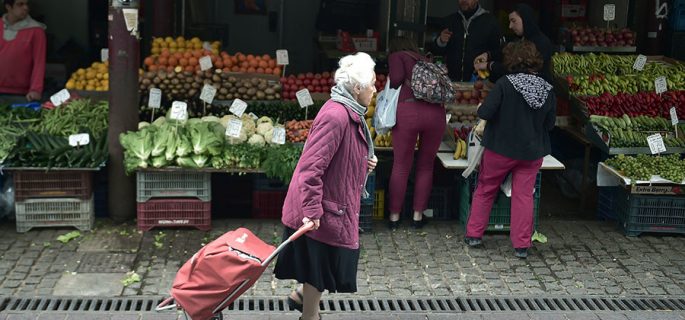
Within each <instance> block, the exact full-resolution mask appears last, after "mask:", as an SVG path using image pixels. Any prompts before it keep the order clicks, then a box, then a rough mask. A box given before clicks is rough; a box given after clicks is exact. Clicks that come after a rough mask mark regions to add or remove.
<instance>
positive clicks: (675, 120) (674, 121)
mask: <svg viewBox="0 0 685 320" xmlns="http://www.w3.org/2000/svg"><path fill="white" fill-rule="evenodd" d="M670 112H671V124H672V125H674V126H677V125H678V122H680V120H678V112H677V111H676V110H675V107H671V110H670Z"/></svg>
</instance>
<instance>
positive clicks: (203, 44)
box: [202, 41, 212, 51]
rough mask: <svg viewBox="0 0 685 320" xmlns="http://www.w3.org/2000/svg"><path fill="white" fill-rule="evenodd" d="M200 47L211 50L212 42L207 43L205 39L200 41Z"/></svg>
mask: <svg viewBox="0 0 685 320" xmlns="http://www.w3.org/2000/svg"><path fill="white" fill-rule="evenodd" d="M202 49H205V50H207V51H212V44H211V43H209V42H208V41H205V42H203V43H202Z"/></svg>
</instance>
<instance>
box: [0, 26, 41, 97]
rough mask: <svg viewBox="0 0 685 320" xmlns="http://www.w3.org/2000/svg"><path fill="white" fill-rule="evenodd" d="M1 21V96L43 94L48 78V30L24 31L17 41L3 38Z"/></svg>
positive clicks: (3, 27) (34, 28)
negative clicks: (46, 57)
mask: <svg viewBox="0 0 685 320" xmlns="http://www.w3.org/2000/svg"><path fill="white" fill-rule="evenodd" d="M4 32H5V25H4V23H2V21H0V94H20V95H25V94H27V93H29V92H30V91H35V92H38V93H39V94H42V93H43V78H45V50H46V49H45V48H46V43H45V31H44V30H43V28H41V27H31V28H27V29H22V30H20V31H19V32H18V33H17V36H16V38H14V40H12V41H7V40H5V39H4V37H3V36H2V35H3V33H4Z"/></svg>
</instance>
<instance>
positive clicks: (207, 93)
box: [200, 83, 216, 104]
mask: <svg viewBox="0 0 685 320" xmlns="http://www.w3.org/2000/svg"><path fill="white" fill-rule="evenodd" d="M215 96H216V88H215V87H214V86H213V85H211V84H206V83H205V85H204V86H203V87H202V92H200V100H202V101H204V102H206V103H209V104H211V103H212V101H214V97H215Z"/></svg>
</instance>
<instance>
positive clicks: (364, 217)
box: [359, 203, 373, 233]
mask: <svg viewBox="0 0 685 320" xmlns="http://www.w3.org/2000/svg"><path fill="white" fill-rule="evenodd" d="M371 231H373V203H371V204H362V206H361V208H360V209H359V232H360V233H365V232H366V233H368V232H371Z"/></svg>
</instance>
